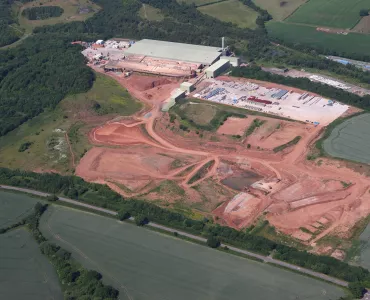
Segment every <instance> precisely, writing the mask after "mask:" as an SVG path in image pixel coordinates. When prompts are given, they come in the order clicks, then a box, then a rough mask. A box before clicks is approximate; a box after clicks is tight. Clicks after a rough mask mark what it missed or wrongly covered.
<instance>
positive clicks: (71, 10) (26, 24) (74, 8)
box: [18, 0, 100, 33]
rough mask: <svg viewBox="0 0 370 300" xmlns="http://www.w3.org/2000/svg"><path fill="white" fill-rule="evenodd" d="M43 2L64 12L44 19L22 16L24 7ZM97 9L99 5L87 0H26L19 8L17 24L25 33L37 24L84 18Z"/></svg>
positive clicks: (29, 31) (81, 19) (38, 4)
mask: <svg viewBox="0 0 370 300" xmlns="http://www.w3.org/2000/svg"><path fill="white" fill-rule="evenodd" d="M43 4H44V5H47V6H59V7H61V8H63V9H64V13H63V14H62V15H61V16H60V17H57V18H49V19H46V20H28V19H27V18H26V17H24V16H22V11H23V10H24V9H25V8H29V7H35V6H40V5H43ZM99 10H100V7H99V6H98V5H96V4H94V3H93V2H92V1H89V0H48V1H45V0H36V1H32V2H28V3H26V4H24V5H22V6H21V7H20V8H19V12H18V21H19V25H20V26H21V27H22V28H23V29H25V31H26V33H31V32H32V30H33V28H35V27H38V26H44V25H54V24H57V23H64V22H73V21H83V20H86V19H88V18H90V17H91V16H93V15H94V14H95V13H96V12H98V11H99Z"/></svg>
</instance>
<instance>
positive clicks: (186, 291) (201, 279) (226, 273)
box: [41, 207, 343, 300]
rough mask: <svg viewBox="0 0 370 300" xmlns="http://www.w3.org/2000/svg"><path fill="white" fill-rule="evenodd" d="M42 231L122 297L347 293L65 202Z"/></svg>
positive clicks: (323, 295)
mask: <svg viewBox="0 0 370 300" xmlns="http://www.w3.org/2000/svg"><path fill="white" fill-rule="evenodd" d="M41 230H42V232H43V233H44V234H45V235H46V236H47V237H48V238H51V239H52V240H54V241H55V242H56V243H58V244H61V246H63V247H64V248H66V249H68V250H69V251H71V252H72V253H73V256H74V257H76V258H77V259H78V260H79V261H80V262H81V263H82V264H83V265H84V266H85V267H87V268H94V269H96V270H98V271H100V272H101V273H102V274H103V280H105V281H106V282H107V283H110V284H112V285H114V286H116V287H120V292H121V294H120V297H121V298H122V299H127V294H128V295H129V296H130V297H132V298H135V299H143V300H145V299H215V298H217V299H240V298H242V297H245V295H250V296H251V297H252V298H253V299H256V300H257V299H270V298H271V299H272V298H273V299H277V300H279V299H281V300H286V299H294V298H305V297H312V298H314V299H318V300H321V299H333V298H334V299H336V298H338V297H340V296H341V295H343V292H342V290H341V289H340V288H338V287H335V286H332V285H329V284H327V283H324V282H321V281H316V280H314V279H311V278H308V277H303V276H301V275H298V274H294V273H291V272H289V271H285V270H282V269H278V268H274V267H272V266H270V265H266V264H262V263H257V262H254V261H249V260H245V259H242V258H239V257H234V256H231V255H228V254H225V253H221V252H217V251H215V250H212V249H209V248H205V247H203V246H200V245H196V244H191V243H187V242H185V241H181V240H175V239H173V238H171V237H168V236H164V235H161V234H158V233H155V232H151V231H147V230H145V229H142V228H138V227H134V226H132V225H130V224H126V223H120V222H117V221H116V220H112V219H108V218H104V217H100V216H94V215H91V214H88V213H84V212H80V211H75V210H71V209H66V208H62V207H53V208H52V209H51V210H50V211H49V210H48V212H47V213H46V215H45V216H43V217H42V220H41ZM97 236H99V238H98V239H97V238H96V237H97ZM169 274H171V276H168V275H169ZM126 293H127V294H126ZM125 295H126V298H125Z"/></svg>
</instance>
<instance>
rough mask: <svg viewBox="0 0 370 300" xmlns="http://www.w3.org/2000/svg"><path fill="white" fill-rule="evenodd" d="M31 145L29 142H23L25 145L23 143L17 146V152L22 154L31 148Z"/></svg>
mask: <svg viewBox="0 0 370 300" xmlns="http://www.w3.org/2000/svg"><path fill="white" fill-rule="evenodd" d="M31 145H32V143H31V142H25V143H23V144H22V145H20V146H19V148H18V152H24V151H26V150H27V149H29V148H30V147H31Z"/></svg>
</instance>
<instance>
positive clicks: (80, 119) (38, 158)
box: [0, 74, 142, 172]
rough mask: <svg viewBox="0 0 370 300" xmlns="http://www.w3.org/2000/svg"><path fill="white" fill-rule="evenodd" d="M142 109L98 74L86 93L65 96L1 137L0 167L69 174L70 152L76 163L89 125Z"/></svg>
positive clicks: (120, 88)
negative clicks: (29, 144)
mask: <svg viewBox="0 0 370 300" xmlns="http://www.w3.org/2000/svg"><path fill="white" fill-rule="evenodd" d="M141 108H142V104H141V103H139V102H138V101H136V100H135V99H134V98H133V97H131V96H130V94H129V93H128V92H127V90H125V89H124V88H122V87H121V86H120V85H119V84H118V83H117V82H115V81H114V80H113V79H111V78H109V77H107V76H104V75H101V74H97V77H96V81H95V82H94V85H93V87H92V88H91V89H90V90H89V91H88V92H87V93H83V94H77V95H72V96H68V97H67V98H65V99H64V100H62V101H61V103H60V104H59V105H58V107H57V108H56V109H55V110H54V111H46V112H44V113H42V114H40V115H39V116H37V117H35V118H33V119H32V120H29V121H28V122H26V123H24V124H22V125H21V126H20V127H19V128H17V129H16V130H14V131H12V132H10V133H9V134H7V135H6V136H3V137H1V138H0V166H4V167H11V168H21V169H26V170H36V171H45V170H46V171H50V170H53V171H58V172H71V171H72V169H73V165H72V153H71V149H72V151H73V155H74V158H75V163H77V162H78V160H79V159H80V157H81V156H82V155H83V153H84V152H85V151H86V150H88V149H89V148H90V146H89V143H88V139H87V137H86V134H87V132H88V130H89V128H90V126H96V125H98V124H100V123H101V122H104V121H106V120H108V119H111V118H112V117H113V116H115V115H117V114H119V115H121V116H127V115H131V114H133V113H135V112H137V111H138V110H140V109H141ZM67 136H68V140H67ZM26 142H31V143H32V145H31V146H30V147H29V149H28V150H26V151H24V152H19V151H18V149H19V147H20V146H21V145H22V144H23V143H26ZM68 142H69V143H70V145H71V149H70V147H69V145H68Z"/></svg>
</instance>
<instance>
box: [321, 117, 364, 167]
mask: <svg viewBox="0 0 370 300" xmlns="http://www.w3.org/2000/svg"><path fill="white" fill-rule="evenodd" d="M323 147H324V149H325V151H326V152H327V153H328V154H329V155H331V156H334V157H339V158H344V159H348V160H352V161H357V162H361V163H370V152H369V149H370V114H363V115H360V116H356V117H354V118H351V119H348V120H346V121H344V122H343V123H341V124H339V125H338V126H337V127H335V128H334V129H333V131H332V132H331V134H330V136H329V138H327V139H326V140H325V141H324V142H323Z"/></svg>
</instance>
